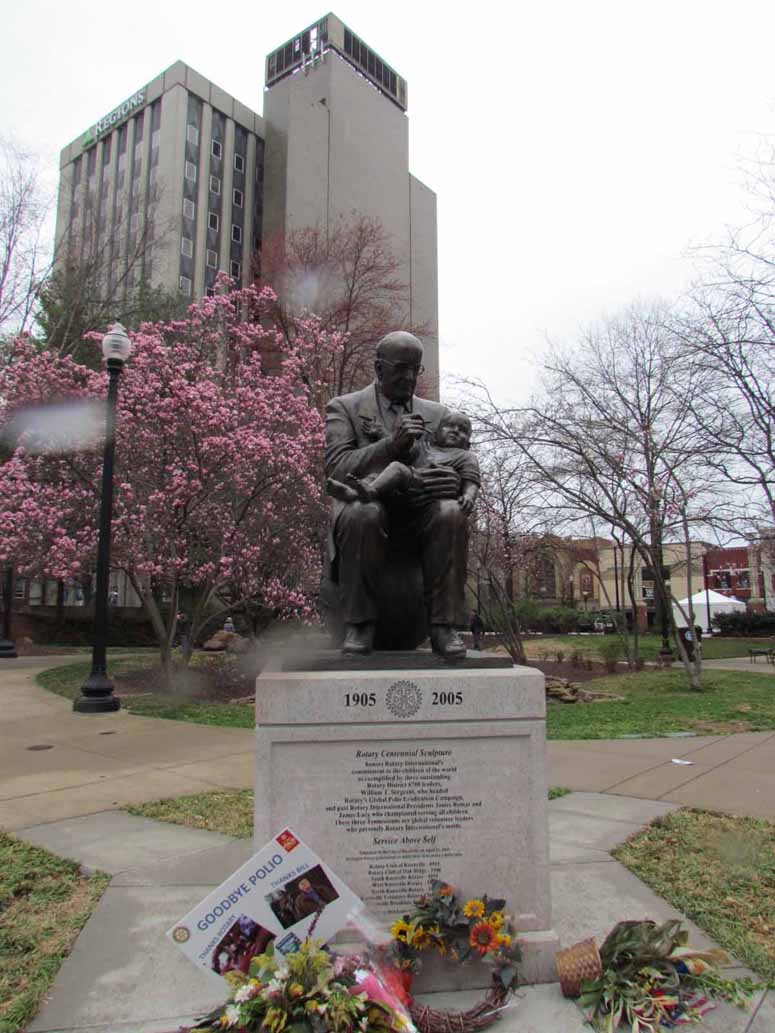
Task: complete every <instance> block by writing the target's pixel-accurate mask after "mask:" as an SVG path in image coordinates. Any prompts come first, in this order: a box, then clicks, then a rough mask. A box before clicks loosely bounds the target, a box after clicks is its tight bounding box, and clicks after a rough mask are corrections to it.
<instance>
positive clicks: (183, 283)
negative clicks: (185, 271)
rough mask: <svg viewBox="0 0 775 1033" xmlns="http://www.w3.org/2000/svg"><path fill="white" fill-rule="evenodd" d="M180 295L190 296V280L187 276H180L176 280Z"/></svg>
mask: <svg viewBox="0 0 775 1033" xmlns="http://www.w3.org/2000/svg"><path fill="white" fill-rule="evenodd" d="M178 285H179V287H180V293H181V294H189V295H190V294H191V280H190V279H189V278H188V277H187V276H181V277H180V278H179V280H178Z"/></svg>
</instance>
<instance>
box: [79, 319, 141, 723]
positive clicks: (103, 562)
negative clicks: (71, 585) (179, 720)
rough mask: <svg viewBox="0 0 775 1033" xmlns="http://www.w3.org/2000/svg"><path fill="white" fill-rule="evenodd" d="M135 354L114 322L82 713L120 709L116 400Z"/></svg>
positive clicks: (108, 337)
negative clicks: (110, 655)
mask: <svg viewBox="0 0 775 1033" xmlns="http://www.w3.org/2000/svg"><path fill="white" fill-rule="evenodd" d="M131 351H132V342H131V341H130V340H129V337H128V336H127V332H126V330H125V329H124V327H123V326H122V325H121V324H120V323H114V324H113V326H112V327H111V328H110V330H109V331H108V332H107V333H106V334H105V336H104V337H103V338H102V354H103V355H104V356H105V360H106V365H107V368H108V398H107V403H106V406H105V452H104V454H103V459H102V498H101V501H100V526H99V537H98V540H97V586H96V591H95V595H94V646H93V649H92V662H91V674H90V675H89V677H88V678H87V679H86V681H85V682H84V683H83V685H82V686H81V695H80V696H79V697H78V699H76V700H75V701H74V703H73V710H77V711H78V712H79V713H81V714H104V713H106V712H107V711H112V710H118V709H119V707H120V706H121V702H120V700H118V699H116V697H115V696H114V695H113V682H112V681H111V680H110V678H108V672H107V649H108V579H109V576H110V530H111V521H112V519H113V456H114V453H115V446H116V398H117V396H118V378H119V376H120V374H121V370H122V369H123V367H124V363H125V362H126V360H127V359H128V358H129V354H130V352H131Z"/></svg>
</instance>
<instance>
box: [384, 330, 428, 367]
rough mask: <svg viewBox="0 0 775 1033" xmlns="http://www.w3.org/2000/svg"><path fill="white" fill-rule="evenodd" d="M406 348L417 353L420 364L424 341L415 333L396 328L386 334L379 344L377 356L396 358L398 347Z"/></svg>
mask: <svg viewBox="0 0 775 1033" xmlns="http://www.w3.org/2000/svg"><path fill="white" fill-rule="evenodd" d="M406 348H409V349H411V350H413V351H414V352H415V353H416V355H417V362H418V365H419V363H420V360H421V359H422V342H421V341H420V340H419V338H417V337H415V336H414V334H410V333H407V331H406V330H394V331H393V332H392V333H390V334H385V336H384V337H383V338H382V340H381V341H380V342H379V344H378V345H377V358H378V359H394V357H395V352H396V350H397V349H400V350H401V351H402V352H403V351H404V349H406Z"/></svg>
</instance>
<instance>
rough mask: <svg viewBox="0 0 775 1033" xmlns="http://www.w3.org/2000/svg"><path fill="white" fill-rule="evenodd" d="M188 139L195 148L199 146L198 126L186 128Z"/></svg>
mask: <svg viewBox="0 0 775 1033" xmlns="http://www.w3.org/2000/svg"><path fill="white" fill-rule="evenodd" d="M186 139H187V140H188V142H189V143H192V144H193V145H194V147H198V146H199V130H198V129H197V127H196V126H186Z"/></svg>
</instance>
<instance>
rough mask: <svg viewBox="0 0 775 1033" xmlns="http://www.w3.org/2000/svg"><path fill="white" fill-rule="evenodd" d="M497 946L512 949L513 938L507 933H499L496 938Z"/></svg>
mask: <svg viewBox="0 0 775 1033" xmlns="http://www.w3.org/2000/svg"><path fill="white" fill-rule="evenodd" d="M495 942H496V946H498V947H510V946H511V937H510V936H507V935H506V933H498V935H497V936H496V938H495Z"/></svg>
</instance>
